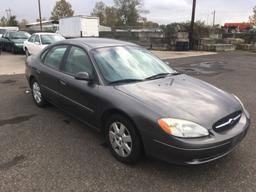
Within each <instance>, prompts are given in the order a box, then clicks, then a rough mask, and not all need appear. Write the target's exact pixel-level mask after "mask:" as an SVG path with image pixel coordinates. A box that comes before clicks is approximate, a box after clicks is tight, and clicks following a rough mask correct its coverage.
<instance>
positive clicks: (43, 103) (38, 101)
mask: <svg viewBox="0 0 256 192" xmlns="http://www.w3.org/2000/svg"><path fill="white" fill-rule="evenodd" d="M30 83H31V93H32V98H33V101H34V102H35V104H36V105H37V106H38V107H46V106H47V101H46V100H45V98H44V96H43V94H42V93H41V87H40V84H39V83H38V82H37V81H36V80H35V79H32V80H31V82H30ZM35 86H37V87H38V89H37V90H36V89H35ZM38 93H39V94H40V95H41V96H40V99H38V98H37V97H38V96H39V95H38ZM36 95H37V96H36Z"/></svg>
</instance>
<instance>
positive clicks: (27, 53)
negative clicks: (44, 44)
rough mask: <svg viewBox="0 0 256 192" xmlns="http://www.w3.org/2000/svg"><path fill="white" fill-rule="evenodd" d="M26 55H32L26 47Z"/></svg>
mask: <svg viewBox="0 0 256 192" xmlns="http://www.w3.org/2000/svg"><path fill="white" fill-rule="evenodd" d="M25 53H26V57H28V56H30V53H29V52H28V49H27V48H25Z"/></svg>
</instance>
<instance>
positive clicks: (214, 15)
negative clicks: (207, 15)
mask: <svg viewBox="0 0 256 192" xmlns="http://www.w3.org/2000/svg"><path fill="white" fill-rule="evenodd" d="M215 17H216V11H215V10H214V11H213V21H212V26H213V27H214V26H215Z"/></svg>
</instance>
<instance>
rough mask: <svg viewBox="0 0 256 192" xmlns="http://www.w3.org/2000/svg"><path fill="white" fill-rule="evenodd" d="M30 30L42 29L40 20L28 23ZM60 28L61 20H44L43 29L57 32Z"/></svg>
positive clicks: (27, 26)
mask: <svg viewBox="0 0 256 192" xmlns="http://www.w3.org/2000/svg"><path fill="white" fill-rule="evenodd" d="M26 28H27V30H28V31H41V28H40V22H34V23H29V24H27V25H26ZM58 29H59V21H54V20H49V21H42V31H49V32H56V31H57V30H58Z"/></svg>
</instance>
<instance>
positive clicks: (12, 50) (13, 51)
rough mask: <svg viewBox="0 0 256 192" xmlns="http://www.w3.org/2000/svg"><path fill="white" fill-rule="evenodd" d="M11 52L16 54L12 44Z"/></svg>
mask: <svg viewBox="0 0 256 192" xmlns="http://www.w3.org/2000/svg"><path fill="white" fill-rule="evenodd" d="M11 52H12V54H16V50H15V47H14V46H11Z"/></svg>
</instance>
